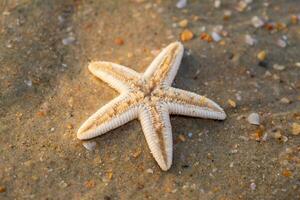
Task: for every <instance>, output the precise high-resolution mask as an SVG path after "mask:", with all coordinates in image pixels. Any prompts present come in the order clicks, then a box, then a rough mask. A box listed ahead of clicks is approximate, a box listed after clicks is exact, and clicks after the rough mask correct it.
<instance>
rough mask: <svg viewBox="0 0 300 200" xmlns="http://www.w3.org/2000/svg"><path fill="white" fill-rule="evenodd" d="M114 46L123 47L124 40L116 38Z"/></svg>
mask: <svg viewBox="0 0 300 200" xmlns="http://www.w3.org/2000/svg"><path fill="white" fill-rule="evenodd" d="M115 44H116V45H119V46H121V45H123V44H124V39H123V38H121V37H117V38H116V39H115Z"/></svg>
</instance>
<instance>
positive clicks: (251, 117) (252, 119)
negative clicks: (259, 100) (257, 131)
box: [247, 113, 260, 125]
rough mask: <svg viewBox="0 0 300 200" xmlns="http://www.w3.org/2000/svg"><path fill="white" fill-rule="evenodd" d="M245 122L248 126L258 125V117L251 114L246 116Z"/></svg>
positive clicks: (255, 114)
mask: <svg viewBox="0 0 300 200" xmlns="http://www.w3.org/2000/svg"><path fill="white" fill-rule="evenodd" d="M247 120H248V122H249V123H250V124H254V125H259V124H260V119H259V115H258V114H257V113H251V114H250V115H249V116H248V118H247Z"/></svg>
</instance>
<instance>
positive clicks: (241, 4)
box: [235, 1, 248, 12]
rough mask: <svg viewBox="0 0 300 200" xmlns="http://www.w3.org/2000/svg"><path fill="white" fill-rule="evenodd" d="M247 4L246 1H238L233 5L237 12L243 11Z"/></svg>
mask: <svg viewBox="0 0 300 200" xmlns="http://www.w3.org/2000/svg"><path fill="white" fill-rule="evenodd" d="M247 6H248V3H247V2H246V1H239V2H238V4H237V5H236V6H235V9H236V10H237V11H239V12H243V11H244V10H245V9H246V8H247Z"/></svg>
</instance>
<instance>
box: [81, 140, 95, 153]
mask: <svg viewBox="0 0 300 200" xmlns="http://www.w3.org/2000/svg"><path fill="white" fill-rule="evenodd" d="M82 145H83V146H84V147H85V148H86V149H87V150H89V151H93V150H94V149H95V148H96V146H97V143H96V142H95V141H85V142H82Z"/></svg>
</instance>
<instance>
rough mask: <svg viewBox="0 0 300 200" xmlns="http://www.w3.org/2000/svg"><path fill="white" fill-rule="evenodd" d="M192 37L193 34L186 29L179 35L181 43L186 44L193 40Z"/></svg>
mask: <svg viewBox="0 0 300 200" xmlns="http://www.w3.org/2000/svg"><path fill="white" fill-rule="evenodd" d="M193 37H194V33H193V32H192V31H190V30H188V29H186V30H184V31H183V32H182V33H181V34H180V39H181V41H183V42H187V41H190V40H191V39H193Z"/></svg>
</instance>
